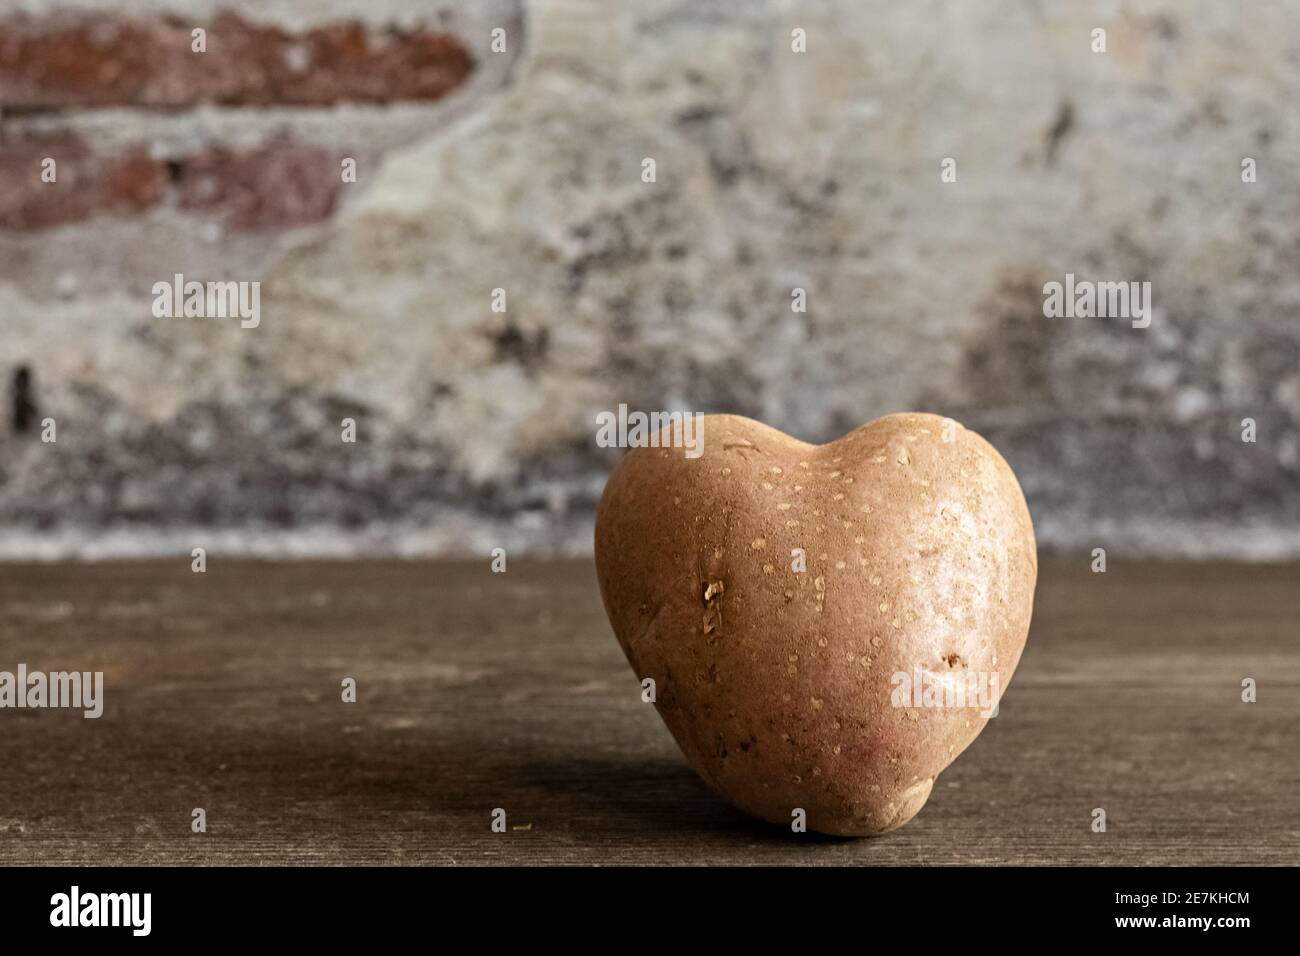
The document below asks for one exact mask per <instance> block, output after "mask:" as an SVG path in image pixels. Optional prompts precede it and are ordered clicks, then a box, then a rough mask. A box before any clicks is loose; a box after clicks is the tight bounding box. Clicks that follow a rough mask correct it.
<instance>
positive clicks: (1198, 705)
mask: <svg viewBox="0 0 1300 956" xmlns="http://www.w3.org/2000/svg"><path fill="white" fill-rule="evenodd" d="M1298 585H1300V565H1294V564H1292V565H1231V564H1180V563H1151V562H1138V563H1126V562H1123V561H1120V560H1113V559H1112V561H1111V563H1110V566H1109V570H1108V571H1107V573H1105V574H1093V573H1091V571H1090V570H1089V567H1088V560H1087V559H1086V558H1077V559H1063V558H1053V559H1047V558H1045V559H1044V560H1043V564H1042V569H1041V575H1040V583H1039V589H1038V596H1037V604H1036V608H1035V615H1034V624H1033V629H1032V632H1031V635H1030V639H1029V644H1028V647H1027V649H1026V651H1025V655H1024V658H1023V660H1022V662H1021V665H1020V669H1019V671H1018V672H1017V674H1016V677H1015V680H1014V681H1013V682H1012V684H1011V686H1010V689H1009V690H1008V692H1007V694H1006V696H1005V698H1004V699H1003V703H1002V711H1001V714H1000V716H999V717H998V718H997V719H996V720H994V721H992V722H991V723H990V724H989V726H988V728H987V729H986V730H985V732H984V733H983V734H982V735H981V736H980V738H979V739H978V740H977V741H976V742H975V743H974V744H973V745H972V746H971V748H970V749H969V750H968V751H967V752H966V753H965V754H964V755H962V756H961V757H960V758H959V759H958V760H957V761H956V763H955V764H953V766H951V767H950V768H949V769H948V770H946V771H945V772H944V773H943V775H942V776H941V777H940V778H939V780H938V781H937V783H936V785H935V788H934V794H933V796H932V797H931V798H930V801H929V803H928V804H927V805H926V807H925V808H924V809H923V810H922V811H921V813H920V814H919V815H918V816H917V817H916V819H914V820H913V821H912V822H911V823H909V824H908V825H907V826H905V827H903V828H902V829H900V830H897V831H894V832H893V833H890V834H888V835H886V836H883V837H880V838H876V839H868V840H840V839H827V838H822V837H818V836H816V835H813V834H803V835H795V834H792V833H790V832H789V831H788V829H784V828H780V827H772V826H768V825H765V824H760V823H755V822H752V821H750V820H748V819H747V818H745V817H743V816H742V815H740V814H739V813H738V812H736V811H734V810H732V809H730V808H729V807H728V806H727V805H726V804H724V803H722V802H721V801H720V800H718V799H717V798H715V797H714V796H713V795H712V794H711V793H710V792H709V791H708V790H706V789H705V787H704V785H703V784H701V783H700V782H699V780H698V779H697V778H696V776H695V775H694V773H693V772H692V771H691V770H690V769H689V768H688V767H687V766H686V764H685V763H684V762H683V760H682V758H681V756H680V754H679V753H678V751H677V749H676V746H675V745H674V743H673V741H672V738H671V737H670V736H669V734H668V732H667V730H666V729H665V728H664V726H663V724H662V722H661V721H660V720H659V717H658V716H657V715H656V714H655V713H654V710H653V707H652V706H651V705H648V704H643V703H642V702H641V700H640V696H639V685H638V683H637V681H636V679H635V678H634V676H633V674H632V672H631V670H630V668H629V667H628V665H627V663H626V662H625V661H624V659H623V656H622V653H621V651H620V650H619V648H618V645H617V644H616V642H615V640H614V638H613V635H612V634H611V632H610V630H609V626H608V624H607V623H606V621H605V617H604V612H603V611H602V609H601V606H600V599H599V597H598V595H597V592H596V584H595V574H594V569H593V567H592V565H591V564H590V563H588V562H547V563H530V562H528V561H526V560H523V559H514V558H512V559H511V560H510V565H509V570H508V572H507V573H505V574H492V573H491V572H490V570H489V567H488V562H487V561H486V560H485V561H481V562H475V563H473V564H465V563H441V562H398V561H391V562H361V563H344V562H339V563H256V562H239V563H226V562H223V561H222V560H221V559H220V558H219V557H211V558H210V562H209V570H208V572H207V573H206V574H203V575H199V574H194V573H192V572H191V571H190V568H189V561H188V559H184V560H178V561H173V562H165V563H163V562H149V563H126V564H100V565H75V564H58V565H0V670H8V671H14V670H16V668H17V665H18V663H20V662H23V663H26V664H27V665H28V667H29V669H35V670H47V671H48V670H67V669H78V670H102V671H104V672H105V682H106V686H107V689H108V695H107V705H106V709H105V713H104V716H103V717H102V718H100V719H99V720H86V719H84V718H83V717H82V716H81V714H80V712H70V711H57V710H40V711H37V710H12V709H6V710H0V768H2V769H0V864H15V863H17V864H45V863H67V864H141V863H145V864H147V863H167V864H182V863H194V864H208V863H213V864H215V863H223V864H231V863H233V864H262V863H321V864H335V863H405V864H449V865H450V864H458V865H467V864H501V863H519V864H539V863H577V864H651V863H656V864H657V863H685V864H701V863H734V864H748V863H761V864H773V863H814V864H816V863H834V864H844V863H854V864H898V863H903V864H911V863H940V864H942V863H1007V862H1010V863H1029V864H1042V863H1058V864H1073V863H1080V864H1219V863H1227V864H1239V863H1242V864H1244V863H1256V862H1263V863H1289V864H1296V863H1300V743H1298V742H1297V732H1298V731H1300V644H1298V642H1297V638H1298V636H1300V614H1298V613H1297V612H1298V611H1300V586H1298ZM345 677H353V678H355V679H356V681H357V684H358V697H359V699H358V702H357V703H355V704H346V703H343V702H342V701H341V699H340V696H341V695H340V682H341V681H342V679H343V678H345ZM1245 677H1253V678H1254V679H1255V680H1256V681H1257V682H1258V697H1259V699H1258V702H1257V703H1254V704H1247V703H1243V702H1242V701H1241V681H1242V679H1243V678H1245ZM195 807H202V808H204V809H205V810H206V812H207V819H208V832H207V833H201V834H196V833H192V832H191V829H190V822H191V810H192V809H193V808H195ZM496 807H502V808H504V809H505V810H506V812H507V821H508V824H509V827H510V829H509V830H508V831H507V832H505V833H493V832H491V830H490V826H489V824H490V816H491V813H492V810H493V809H494V808H496ZM1095 807H1102V808H1104V809H1105V810H1106V813H1107V817H1108V827H1107V832H1105V833H1094V832H1092V830H1091V827H1090V823H1091V820H1092V810H1093V808H1095Z"/></svg>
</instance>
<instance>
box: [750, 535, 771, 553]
mask: <svg viewBox="0 0 1300 956" xmlns="http://www.w3.org/2000/svg"><path fill="white" fill-rule="evenodd" d="M749 546H750V547H751V548H753V549H754V550H755V551H762V550H763V549H764V548H766V547H767V539H766V538H755V539H754V540H753V541H751V542H749Z"/></svg>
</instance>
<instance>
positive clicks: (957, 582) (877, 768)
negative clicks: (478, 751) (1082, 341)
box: [596, 414, 1038, 835]
mask: <svg viewBox="0 0 1300 956" xmlns="http://www.w3.org/2000/svg"><path fill="white" fill-rule="evenodd" d="M703 430H704V431H703V435H704V439H705V440H704V442H703V454H699V451H698V449H695V450H694V451H693V454H694V456H695V457H692V456H691V455H688V454H686V453H684V451H683V450H682V449H681V448H672V447H641V448H637V449H635V450H633V451H631V452H630V453H629V454H628V455H627V456H626V457H625V458H624V460H623V462H622V463H621V464H620V465H619V467H618V469H617V470H616V471H615V472H614V474H613V475H612V476H611V478H610V479H609V483H608V484H607V485H606V487H605V493H604V496H603V497H602V498H601V502H600V507H599V509H598V511H597V515H596V567H597V573H598V576H599V578H600V592H601V597H602V598H603V599H604V602H605V610H606V612H607V613H608V615H609V620H610V623H611V625H613V628H614V633H615V634H616V635H617V637H618V641H619V643H620V644H621V645H622V647H623V651H624V653H625V654H626V655H627V658H628V660H629V661H630V662H631V664H632V667H633V669H634V670H635V671H636V674H637V676H638V678H641V679H642V681H643V682H644V680H645V679H646V678H650V679H653V681H654V682H655V683H654V690H655V703H656V706H657V707H658V709H659V713H660V714H661V715H662V716H663V719H664V722H665V723H666V724H667V725H668V729H669V730H670V731H671V732H672V735H673V737H674V738H675V739H676V740H677V743H678V745H679V746H680V747H681V749H682V752H683V753H685V755H686V759H687V760H688V761H689V762H690V764H691V766H692V767H694V768H695V770H696V771H697V772H698V773H699V774H700V776H701V777H703V778H704V780H705V781H706V782H708V784H709V785H710V786H712V787H713V788H714V789H715V790H716V791H718V793H720V794H721V795H722V796H723V797H725V798H726V799H728V800H730V801H731V802H732V803H733V804H735V805H736V806H737V807H740V808H741V809H742V810H744V811H746V812H748V813H750V814H752V815H754V816H756V817H760V818H762V819H764V820H769V821H772V822H774V823H785V824H787V825H789V824H790V823H791V822H792V821H797V820H799V819H801V817H800V811H802V812H803V814H804V815H805V816H804V817H803V819H806V824H807V826H808V827H810V828H812V829H814V830H818V831H820V832H823V833H831V834H839V835H866V834H876V833H883V832H884V831H886V830H891V829H893V828H894V827H898V826H901V825H902V824H904V823H906V822H907V821H908V820H910V819H911V818H912V817H913V816H915V814H916V813H917V811H919V810H920V809H921V807H922V806H923V805H924V803H925V801H926V799H927V798H928V797H929V795H930V789H931V787H932V786H933V785H934V780H935V777H936V776H938V774H939V772H940V771H942V770H943V769H944V768H945V767H946V766H948V764H949V763H951V762H952V761H953V760H954V759H955V758H956V757H957V755H958V754H960V753H961V752H962V751H963V750H965V749H966V747H967V746H968V745H969V744H970V742H971V741H972V740H974V739H975V737H976V735H977V734H979V732H980V731H981V730H982V729H983V727H984V724H985V722H986V720H987V718H988V716H990V715H991V713H993V712H995V711H994V708H995V707H996V701H997V697H998V695H999V694H1000V693H1001V691H1002V690H1003V689H1005V687H1006V684H1007V682H1008V681H1009V680H1010V679H1011V675H1012V672H1014V671H1015V669H1016V664H1017V662H1018V661H1019V660H1020V653H1021V651H1022V650H1023V649H1024V644H1025V638H1026V636H1027V635H1028V631H1029V619H1030V615H1031V612H1032V609H1033V596H1034V582H1035V579H1036V577H1037V573H1038V559H1037V553H1036V550H1035V546H1034V529H1033V525H1032V524H1031V522H1030V518H1029V510H1028V508H1027V507H1026V506H1025V499H1024V496H1023V495H1022V493H1021V491H1020V485H1019V484H1018V483H1017V482H1016V478H1015V475H1014V474H1012V472H1011V468H1010V467H1009V466H1008V465H1007V463H1006V462H1005V461H1004V460H1003V459H1002V456H1001V455H999V454H998V453H997V451H996V450H994V448H993V447H992V446H991V445H989V444H988V442H986V441H985V440H984V439H983V438H981V437H980V436H978V435H976V434H975V433H974V432H971V431H968V430H967V429H965V428H963V427H962V426H961V425H959V424H957V423H956V422H955V421H953V420H952V419H947V418H939V417H937V416H934V415H922V414H903V415H889V416H887V417H885V418H880V419H877V420H876V421H874V422H872V423H870V424H869V425H863V426H862V427H861V428H858V429H857V430H856V431H853V432H851V433H850V434H848V435H845V436H844V437H843V438H841V439H839V440H838V441H835V442H831V443H830V444H828V445H809V444H806V443H804V442H801V441H798V440H796V439H794V438H791V437H789V436H788V435H785V434H783V433H781V432H779V431H777V430H775V429H773V428H769V427H767V426H766V425H763V424H760V423H759V422H755V421H752V420H750V419H747V418H741V417H738V416H733V415H708V416H704V418H703ZM662 434H663V442H662V444H664V445H668V444H669V438H670V433H669V432H668V431H664V432H663V433H662ZM646 686H649V685H646ZM981 686H982V687H983V688H984V693H981V692H980V687H981ZM963 695H964V696H963Z"/></svg>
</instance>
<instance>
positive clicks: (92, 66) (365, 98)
mask: <svg viewBox="0 0 1300 956" xmlns="http://www.w3.org/2000/svg"><path fill="white" fill-rule="evenodd" d="M195 27H203V28H205V29H206V30H207V52H206V53H193V52H191V50H190V44H191V31H192V30H193V29H194V28H195ZM473 66H474V63H473V59H472V57H471V56H470V55H469V53H468V51H466V49H465V48H464V46H462V45H461V44H460V42H459V41H458V40H456V39H455V38H454V37H451V36H448V35H446V34H440V33H435V32H431V31H426V30H409V31H399V30H389V31H384V32H379V31H374V30H372V29H370V28H367V27H365V26H364V25H362V24H360V23H356V22H344V23H333V24H328V25H325V26H322V27H318V28H315V29H312V30H308V31H305V32H303V33H299V34H291V33H288V32H286V31H284V30H281V29H280V28H278V27H273V26H262V25H257V24H253V23H250V22H249V21H247V20H245V19H243V18H242V17H240V16H238V15H235V14H229V13H224V14H220V15H218V16H217V17H216V18H215V19H213V20H211V21H209V22H193V23H191V22H188V21H183V20H180V19H177V18H175V17H165V18H151V19H130V18H124V17H115V16H109V15H101V14H56V15H51V16H48V17H33V16H29V15H21V14H20V15H13V16H10V17H7V18H5V19H4V20H0V108H3V109H10V110H36V109H73V108H86V107H109V106H136V107H147V108H156V109H181V108H185V107H189V106H194V105H197V104H200V103H215V104H220V105H226V106H270V105H289V106H324V105H330V104H334V103H345V102H352V103H388V102H398V101H427V100H437V99H439V98H441V97H443V96H445V95H446V94H447V93H449V92H451V91H452V90H453V89H455V88H456V87H457V86H459V85H460V84H461V83H463V82H464V81H465V79H466V78H467V77H468V76H469V74H470V73H471V72H472V70H473Z"/></svg>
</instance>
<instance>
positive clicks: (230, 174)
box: [178, 145, 343, 229]
mask: <svg viewBox="0 0 1300 956" xmlns="http://www.w3.org/2000/svg"><path fill="white" fill-rule="evenodd" d="M341 161H342V156H341V155H336V154H334V153H331V152H326V151H325V150H321V149H315V148H308V147H303V146H291V145H277V146H274V147H268V148H265V149H258V150H250V151H246V152H241V153H235V152H231V151H229V150H224V149H217V150H211V151H209V152H206V153H202V154H200V155H198V156H193V157H190V158H189V159H187V160H186V161H185V163H184V164H183V166H182V167H181V173H180V182H179V197H178V204H179V206H180V208H181V209H184V210H188V211H191V212H195V213H202V214H206V215H211V216H216V217H219V218H220V219H221V220H222V221H223V222H225V223H226V225H228V226H230V227H232V228H235V229H285V228H291V227H293V226H301V225H305V224H308V223H312V222H318V221H320V220H322V219H325V218H327V217H328V216H329V215H330V214H331V213H332V212H333V211H334V205H335V203H336V202H337V200H338V195H339V191H340V189H341V188H342V186H343V180H342V177H341V175H340V174H341V169H340V165H339V164H340V162H341Z"/></svg>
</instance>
